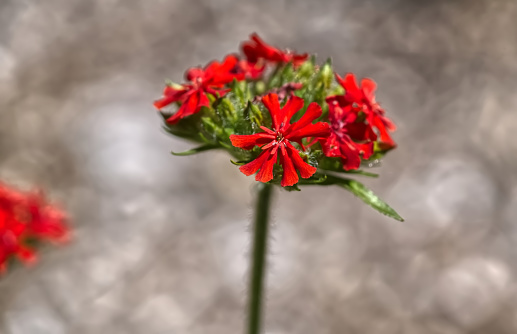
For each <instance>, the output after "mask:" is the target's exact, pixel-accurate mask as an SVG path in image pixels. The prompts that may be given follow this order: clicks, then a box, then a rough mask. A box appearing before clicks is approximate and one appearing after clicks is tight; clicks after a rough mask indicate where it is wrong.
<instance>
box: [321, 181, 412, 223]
mask: <svg viewBox="0 0 517 334" xmlns="http://www.w3.org/2000/svg"><path fill="white" fill-rule="evenodd" d="M327 177H328V179H327V180H328V181H327V183H328V184H335V185H338V186H340V187H343V188H345V189H346V190H348V191H350V192H351V193H352V194H354V195H355V196H357V197H359V198H360V199H361V200H362V201H363V202H365V203H366V204H368V205H370V206H371V207H372V208H374V209H375V210H377V211H379V212H380V213H382V214H384V215H386V216H388V217H391V218H393V219H395V220H398V221H401V222H402V221H404V219H403V218H402V217H401V216H400V215H399V214H398V213H397V212H396V211H395V210H393V208H392V207H390V206H389V205H388V204H386V202H384V201H383V200H382V199H380V198H379V197H378V196H377V195H375V194H374V192H373V191H371V190H370V189H368V188H367V187H366V186H365V185H364V184H362V183H360V182H358V181H356V180H352V179H342V178H339V177H335V176H330V175H328V176H327Z"/></svg>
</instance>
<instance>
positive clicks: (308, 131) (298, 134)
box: [230, 93, 330, 187]
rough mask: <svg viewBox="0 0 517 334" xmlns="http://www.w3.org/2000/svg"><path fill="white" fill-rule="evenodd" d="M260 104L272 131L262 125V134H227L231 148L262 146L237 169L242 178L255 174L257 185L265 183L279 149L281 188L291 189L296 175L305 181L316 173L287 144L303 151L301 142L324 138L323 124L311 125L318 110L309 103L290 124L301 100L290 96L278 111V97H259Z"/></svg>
mask: <svg viewBox="0 0 517 334" xmlns="http://www.w3.org/2000/svg"><path fill="white" fill-rule="evenodd" d="M262 103H264V106H265V107H266V108H267V109H268V110H269V113H270V115H271V119H272V123H273V124H272V129H268V128H266V127H264V126H261V127H260V128H261V129H262V130H264V132H260V133H256V134H253V135H231V136H230V140H231V141H232V144H233V146H235V147H240V148H243V149H245V150H251V149H252V148H253V147H255V146H259V147H262V153H260V155H259V156H258V157H257V158H256V159H255V160H253V161H251V162H249V163H248V164H246V165H244V166H241V167H240V171H241V172H242V173H244V174H246V175H252V174H254V173H256V172H257V171H258V173H257V176H256V177H255V179H256V180H257V181H260V182H269V181H271V180H272V179H273V165H274V164H275V163H277V160H278V159H277V158H278V150H279V149H280V164H281V165H282V167H283V170H284V172H283V176H282V181H281V185H282V187H285V186H292V185H294V184H296V183H297V182H298V174H297V173H296V170H298V171H299V172H300V175H301V177H302V178H305V179H306V178H309V177H311V176H312V175H313V174H314V173H316V168H315V167H313V166H311V165H309V164H308V163H306V162H305V161H303V159H302V158H301V157H300V154H299V152H298V150H297V149H296V148H295V147H294V146H293V145H292V144H291V142H295V143H298V144H299V145H300V146H302V148H303V144H302V139H303V138H306V137H315V138H324V137H328V136H329V134H330V130H329V125H328V124H327V123H323V122H318V123H316V124H312V122H313V121H314V120H315V119H316V118H318V117H320V115H321V107H320V106H319V105H318V104H317V103H314V102H313V103H311V104H310V105H309V107H308V108H307V111H306V112H305V114H304V115H303V116H302V118H301V119H300V120H299V121H297V122H294V123H292V124H291V123H290V121H291V117H292V116H293V115H294V114H295V113H296V112H297V111H299V110H300V109H301V108H302V107H303V105H304V101H303V99H302V98H300V97H297V96H292V97H291V98H290V99H289V100H287V103H286V104H285V106H284V107H283V108H280V104H279V102H278V95H277V94H274V93H271V94H268V95H266V96H264V97H263V98H262Z"/></svg>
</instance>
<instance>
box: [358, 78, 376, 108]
mask: <svg viewBox="0 0 517 334" xmlns="http://www.w3.org/2000/svg"><path fill="white" fill-rule="evenodd" d="M361 88H362V89H363V92H364V96H365V97H366V98H367V99H368V101H371V102H375V89H377V84H376V83H375V81H373V80H372V79H368V78H364V79H363V80H361Z"/></svg>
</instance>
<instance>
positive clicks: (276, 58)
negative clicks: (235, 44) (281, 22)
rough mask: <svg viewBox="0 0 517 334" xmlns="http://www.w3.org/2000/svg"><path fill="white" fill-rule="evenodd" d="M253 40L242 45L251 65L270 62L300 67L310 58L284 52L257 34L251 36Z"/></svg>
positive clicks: (305, 55) (287, 51)
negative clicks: (290, 63) (289, 63)
mask: <svg viewBox="0 0 517 334" xmlns="http://www.w3.org/2000/svg"><path fill="white" fill-rule="evenodd" d="M250 38H251V40H250V41H247V42H244V43H243V44H242V51H243V52H244V54H245V55H246V58H247V59H248V61H249V62H251V63H257V62H260V61H269V62H273V63H288V62H292V63H293V65H294V66H295V67H297V66H300V65H301V64H302V63H304V62H305V61H306V60H307V58H308V57H309V55H308V54H306V53H304V54H295V53H293V52H292V51H290V50H286V51H282V50H279V49H277V48H275V47H273V46H271V45H268V44H266V43H265V42H264V41H263V40H262V39H261V38H260V37H259V36H258V35H257V34H252V35H251V36H250Z"/></svg>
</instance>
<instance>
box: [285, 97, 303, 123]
mask: <svg viewBox="0 0 517 334" xmlns="http://www.w3.org/2000/svg"><path fill="white" fill-rule="evenodd" d="M303 105H304V101H303V99H302V98H301V97H298V96H291V97H290V98H289V100H287V102H286V104H285V105H284V107H283V108H282V110H281V115H282V116H281V118H280V121H281V122H282V123H284V126H286V125H288V124H289V123H290V122H291V117H293V115H294V114H296V113H297V112H298V111H299V110H300V109H302V108H303Z"/></svg>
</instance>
